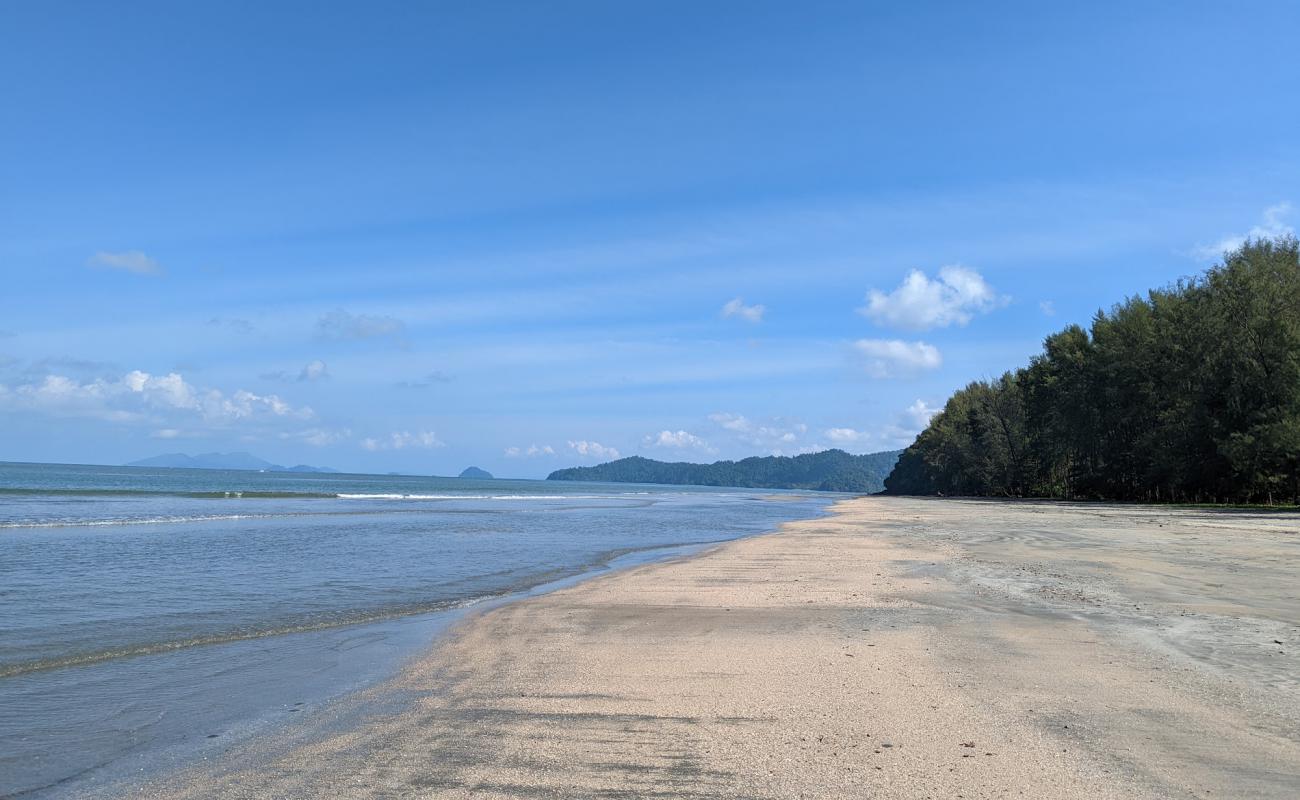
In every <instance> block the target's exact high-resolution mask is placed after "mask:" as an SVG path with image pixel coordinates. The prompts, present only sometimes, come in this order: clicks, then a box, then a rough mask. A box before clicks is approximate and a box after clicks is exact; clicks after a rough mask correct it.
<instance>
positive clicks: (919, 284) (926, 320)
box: [858, 264, 1009, 331]
mask: <svg viewBox="0 0 1300 800" xmlns="http://www.w3.org/2000/svg"><path fill="white" fill-rule="evenodd" d="M1007 302H1009V298H1007V297H1003V296H1000V295H998V293H997V292H995V291H993V287H991V286H989V285H988V283H987V282H986V281H985V280H984V278H983V276H981V275H980V274H979V273H978V272H976V271H975V270H973V269H971V268H969V267H963V266H961V265H959V264H958V265H953V266H948V267H943V268H942V269H940V270H939V276H938V277H937V278H935V279H933V280H931V279H930V278H928V277H926V274H925V273H924V272H922V271H921V270H919V269H914V270H912V271H911V272H909V273H908V274H907V277H906V278H904V279H903V282H902V283H901V284H899V286H898V288H897V289H895V290H894V291H892V292H889V293H888V294H886V293H885V292H882V291H880V290H879V289H872V290H871V291H870V292H869V293H868V294H867V304H866V305H865V306H863V307H862V308H859V309H858V313H859V314H862V315H863V316H865V317H867V318H869V319H870V320H871V321H872V322H874V323H876V324H877V325H882V326H885V327H888V328H898V329H901V330H907V331H928V330H930V329H932V328H946V327H948V326H949V325H965V324H966V323H968V322H970V321H971V318H972V317H973V316H974V315H975V314H983V313H987V312H989V311H992V310H993V309H995V308H998V307H1000V306H1003V305H1006V304H1007Z"/></svg>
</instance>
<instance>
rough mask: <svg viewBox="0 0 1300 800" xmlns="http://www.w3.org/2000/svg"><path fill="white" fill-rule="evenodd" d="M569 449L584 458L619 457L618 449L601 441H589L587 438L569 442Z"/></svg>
mask: <svg viewBox="0 0 1300 800" xmlns="http://www.w3.org/2000/svg"><path fill="white" fill-rule="evenodd" d="M569 449H571V450H573V451H574V452H575V453H577V454H578V455H580V456H582V457H583V458H603V459H615V458H618V457H619V456H618V450H617V449H616V448H613V447H606V446H605V445H603V444H601V443H600V442H588V441H586V440H582V441H576V442H573V441H571V442H569Z"/></svg>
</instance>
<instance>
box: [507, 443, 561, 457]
mask: <svg viewBox="0 0 1300 800" xmlns="http://www.w3.org/2000/svg"><path fill="white" fill-rule="evenodd" d="M553 455H555V448H553V447H551V446H550V445H549V444H543V445H537V444H530V445H528V446H527V447H507V448H506V449H505V456H506V458H537V457H538V456H553Z"/></svg>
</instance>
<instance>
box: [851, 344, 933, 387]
mask: <svg viewBox="0 0 1300 800" xmlns="http://www.w3.org/2000/svg"><path fill="white" fill-rule="evenodd" d="M853 349H854V350H855V351H856V352H857V353H858V355H860V356H861V357H862V358H863V359H864V360H865V362H866V370H867V374H868V375H871V376H872V377H873V378H897V377H902V376H907V375H914V374H916V373H918V372H921V371H923V370H928V369H936V368H938V367H939V366H941V365H942V364H943V357H942V356H940V355H939V350H938V348H936V347H934V346H933V345H929V344H926V343H925V342H905V341H903V340H901V339H859V340H858V341H856V342H854V343H853Z"/></svg>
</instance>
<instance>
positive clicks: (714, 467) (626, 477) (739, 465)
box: [546, 450, 899, 494]
mask: <svg viewBox="0 0 1300 800" xmlns="http://www.w3.org/2000/svg"><path fill="white" fill-rule="evenodd" d="M898 452H899V451H897V450H892V451H890V452H885V453H869V454H867V455H860V456H855V455H850V454H849V453H846V452H844V451H843V450H823V451H821V452H819V453H804V454H801V455H797V456H761V457H760V456H754V457H751V458H744V459H741V460H740V461H717V462H715V463H713V464H691V463H687V462H684V461H679V462H671V463H670V462H664V461H655V460H653V459H649V458H642V457H641V456H632V457H630V458H620V459H619V460H617V461H610V462H608V463H605V464H597V465H596V466H594V467H570V468H568V469H560V470H556V471H555V472H552V473H551V474H550V475H548V476H547V478H546V479H547V480H548V481H616V482H621V483H668V484H678V485H681V484H685V485H690V486H743V487H753V488H763V489H813V490H816V491H822V492H864V493H870V494H874V493H875V492H879V491H880V490H881V489H883V488H884V485H885V484H884V478H885V476H886V475H888V474H889V471H890V469H892V468H893V466H894V462H895V461H897V460H898Z"/></svg>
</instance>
